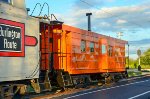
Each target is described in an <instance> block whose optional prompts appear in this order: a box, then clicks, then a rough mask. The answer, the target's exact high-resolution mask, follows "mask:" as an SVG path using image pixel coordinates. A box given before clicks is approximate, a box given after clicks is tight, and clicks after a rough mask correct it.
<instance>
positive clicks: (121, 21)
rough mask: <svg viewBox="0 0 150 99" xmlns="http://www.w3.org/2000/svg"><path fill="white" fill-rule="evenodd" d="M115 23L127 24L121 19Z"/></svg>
mask: <svg viewBox="0 0 150 99" xmlns="http://www.w3.org/2000/svg"><path fill="white" fill-rule="evenodd" d="M116 23H117V24H124V23H127V21H126V20H122V19H118V20H117V21H116Z"/></svg>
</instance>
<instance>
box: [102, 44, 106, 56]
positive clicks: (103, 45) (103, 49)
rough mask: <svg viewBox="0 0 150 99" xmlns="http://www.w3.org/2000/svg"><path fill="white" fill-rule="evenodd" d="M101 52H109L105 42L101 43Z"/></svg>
mask: <svg viewBox="0 0 150 99" xmlns="http://www.w3.org/2000/svg"><path fill="white" fill-rule="evenodd" d="M101 53H102V54H106V53H107V49H106V45H105V44H102V45H101Z"/></svg>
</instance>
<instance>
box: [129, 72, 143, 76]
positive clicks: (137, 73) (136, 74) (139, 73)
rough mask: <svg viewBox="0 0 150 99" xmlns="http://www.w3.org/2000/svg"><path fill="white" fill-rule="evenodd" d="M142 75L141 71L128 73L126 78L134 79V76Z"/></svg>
mask: <svg viewBox="0 0 150 99" xmlns="http://www.w3.org/2000/svg"><path fill="white" fill-rule="evenodd" d="M141 74H142V72H141V71H136V72H135V71H128V76H129V77H134V76H140V75H141Z"/></svg>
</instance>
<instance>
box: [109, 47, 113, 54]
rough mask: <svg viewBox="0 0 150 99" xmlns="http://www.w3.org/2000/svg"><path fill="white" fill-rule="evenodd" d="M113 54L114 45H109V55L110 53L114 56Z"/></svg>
mask: <svg viewBox="0 0 150 99" xmlns="http://www.w3.org/2000/svg"><path fill="white" fill-rule="evenodd" d="M112 54H113V47H112V46H109V47H108V55H109V56H112Z"/></svg>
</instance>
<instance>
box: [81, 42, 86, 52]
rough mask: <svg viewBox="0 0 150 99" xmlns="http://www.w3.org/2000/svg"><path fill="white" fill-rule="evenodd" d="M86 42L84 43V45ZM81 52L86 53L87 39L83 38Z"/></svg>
mask: <svg viewBox="0 0 150 99" xmlns="http://www.w3.org/2000/svg"><path fill="white" fill-rule="evenodd" d="M83 42H84V45H83ZM80 48H81V52H82V53H84V52H86V40H81V47H80Z"/></svg>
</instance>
